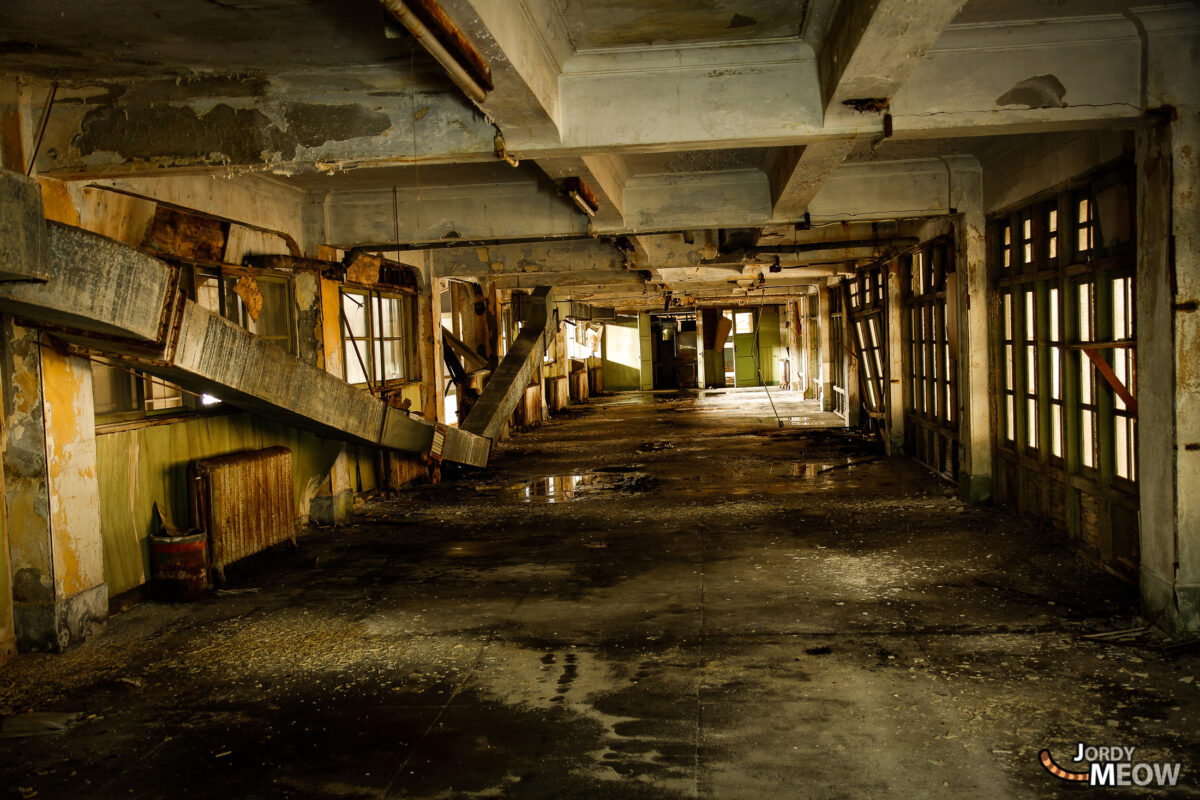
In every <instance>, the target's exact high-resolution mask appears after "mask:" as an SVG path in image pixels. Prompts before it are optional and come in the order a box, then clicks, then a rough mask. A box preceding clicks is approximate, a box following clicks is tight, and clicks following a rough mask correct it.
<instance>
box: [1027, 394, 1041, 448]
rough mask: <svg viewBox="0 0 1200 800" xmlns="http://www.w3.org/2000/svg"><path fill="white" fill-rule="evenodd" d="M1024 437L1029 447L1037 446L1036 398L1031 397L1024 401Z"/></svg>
mask: <svg viewBox="0 0 1200 800" xmlns="http://www.w3.org/2000/svg"><path fill="white" fill-rule="evenodd" d="M1025 439H1026V443H1027V444H1028V445H1029V446H1030V447H1037V445H1038V424H1037V400H1034V399H1033V398H1032V397H1031V398H1029V399H1028V400H1026V401H1025Z"/></svg>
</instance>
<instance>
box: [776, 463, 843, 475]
mask: <svg viewBox="0 0 1200 800" xmlns="http://www.w3.org/2000/svg"><path fill="white" fill-rule="evenodd" d="M836 466H838V465H837V464H817V463H812V462H808V463H806V462H796V463H794V464H788V465H787V473H786V474H787V476H788V477H789V478H815V477H817V476H818V475H820V474H821V473H822V472H824V471H825V470H827V469H832V468H833V467H836Z"/></svg>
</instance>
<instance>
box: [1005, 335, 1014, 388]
mask: <svg viewBox="0 0 1200 800" xmlns="http://www.w3.org/2000/svg"><path fill="white" fill-rule="evenodd" d="M1004 363H1005V365H1006V367H1007V368H1006V369H1005V370H1004V388H1005V389H1008V390H1009V391H1012V390H1013V389H1014V388H1015V387H1014V386H1013V376H1014V375H1015V374H1016V372H1017V368H1016V362H1015V361H1014V353H1013V346H1012V345H1011V344H1006V345H1004Z"/></svg>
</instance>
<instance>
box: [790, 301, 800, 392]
mask: <svg viewBox="0 0 1200 800" xmlns="http://www.w3.org/2000/svg"><path fill="white" fill-rule="evenodd" d="M799 305H800V301H798V300H797V299H796V298H794V297H792V298H789V299H788V301H787V331H788V335H787V348H788V380H789V381H790V384H789V386H788V388H789V389H790V390H791V391H793V392H800V393H802V394H803V392H804V386H803V385H802V384H803V381H802V380H801V376H802V373H803V370H802V369H801V368H800V365H801V363H803V357H804V351H803V349H802V348H801V346H800V342H801V339H802V338H803V337H802V336H801V335H800V311H799V309H798V306H799Z"/></svg>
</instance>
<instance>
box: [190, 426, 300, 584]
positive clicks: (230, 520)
mask: <svg viewBox="0 0 1200 800" xmlns="http://www.w3.org/2000/svg"><path fill="white" fill-rule="evenodd" d="M188 478H189V481H188V485H189V486H190V487H191V491H190V492H189V503H188V505H189V507H190V510H191V513H192V525H193V527H196V528H199V529H200V530H202V531H204V532H206V533H207V534H208V547H209V552H210V554H211V564H212V568H213V569H215V570H216V571H217V575H218V576H219V577H220V579H221V580H224V579H225V566H226V565H227V564H232V563H233V562H235V561H237V560H238V559H241V558H245V557H246V556H249V555H253V554H255V553H258V552H261V551H262V550H265V549H267V548H268V547H270V546H272V545H275V544H279V543H280V542H284V541H288V540H292V541H295V538H296V497H295V494H294V492H293V489H292V451H291V450H289V449H287V448H286V447H268V448H266V449H265V450H253V451H249V452H245V453H233V454H232V455H227V456H220V457H219V458H208V459H204V460H203V461H193V462H192V463H191V464H190V465H189V467H188Z"/></svg>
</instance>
